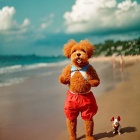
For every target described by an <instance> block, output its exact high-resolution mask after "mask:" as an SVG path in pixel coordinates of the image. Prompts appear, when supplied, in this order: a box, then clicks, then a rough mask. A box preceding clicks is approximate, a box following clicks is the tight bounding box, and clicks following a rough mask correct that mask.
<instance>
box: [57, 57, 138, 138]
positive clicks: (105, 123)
mask: <svg viewBox="0 0 140 140" xmlns="http://www.w3.org/2000/svg"><path fill="white" fill-rule="evenodd" d="M109 60H110V59H109ZM132 62H133V63H132ZM125 72H126V73H128V80H127V81H123V82H120V83H118V84H117V85H116V87H115V89H114V90H111V91H110V92H107V93H104V94H102V95H100V96H99V97H97V103H98V107H99V110H98V113H97V115H95V117H94V121H95V128H94V136H95V138H96V139H97V140H98V139H103V140H109V139H112V140H140V74H139V72H140V62H139V61H138V60H136V59H134V61H133V60H130V61H127V62H126V63H125ZM118 115H120V117H121V121H120V124H121V127H122V129H121V131H122V134H121V135H114V134H112V130H113V129H112V123H111V122H110V119H111V117H112V116H114V117H117V116H118ZM77 131H78V140H85V135H84V133H85V130H84V122H83V121H82V120H81V119H80V117H79V118H78V130H77ZM56 139H57V140H67V139H68V133H67V130H64V131H63V132H62V133H61V134H60V135H59V136H58V137H57V138H56Z"/></svg>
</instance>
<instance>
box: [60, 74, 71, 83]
mask: <svg viewBox="0 0 140 140" xmlns="http://www.w3.org/2000/svg"><path fill="white" fill-rule="evenodd" d="M59 82H60V83H62V84H65V85H66V84H69V80H67V79H66V78H64V77H63V76H60V77H59Z"/></svg>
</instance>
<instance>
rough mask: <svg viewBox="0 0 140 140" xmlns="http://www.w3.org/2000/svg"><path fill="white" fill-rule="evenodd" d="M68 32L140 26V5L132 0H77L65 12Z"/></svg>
mask: <svg viewBox="0 0 140 140" xmlns="http://www.w3.org/2000/svg"><path fill="white" fill-rule="evenodd" d="M64 19H65V24H66V32H67V33H84V32H89V31H101V30H105V29H106V30H109V29H122V28H129V27H130V28H131V27H135V26H140V24H139V21H140V5H139V4H138V3H137V2H136V1H134V2H132V1H131V0H125V1H123V2H120V3H117V1H116V0H76V2H75V4H74V5H73V6H72V11H71V12H65V14H64Z"/></svg>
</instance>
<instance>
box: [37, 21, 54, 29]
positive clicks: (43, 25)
mask: <svg viewBox="0 0 140 140" xmlns="http://www.w3.org/2000/svg"><path fill="white" fill-rule="evenodd" d="M52 22H53V21H52V20H49V21H46V22H43V23H42V24H41V25H40V27H39V30H40V31H41V30H45V29H46V28H47V27H48V26H49V25H51V23H52Z"/></svg>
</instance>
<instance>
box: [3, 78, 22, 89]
mask: <svg viewBox="0 0 140 140" xmlns="http://www.w3.org/2000/svg"><path fill="white" fill-rule="evenodd" d="M24 80H25V78H12V79H9V80H7V81H5V82H3V83H0V87H5V86H10V85H13V84H18V83H21V82H23V81H24Z"/></svg>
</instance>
